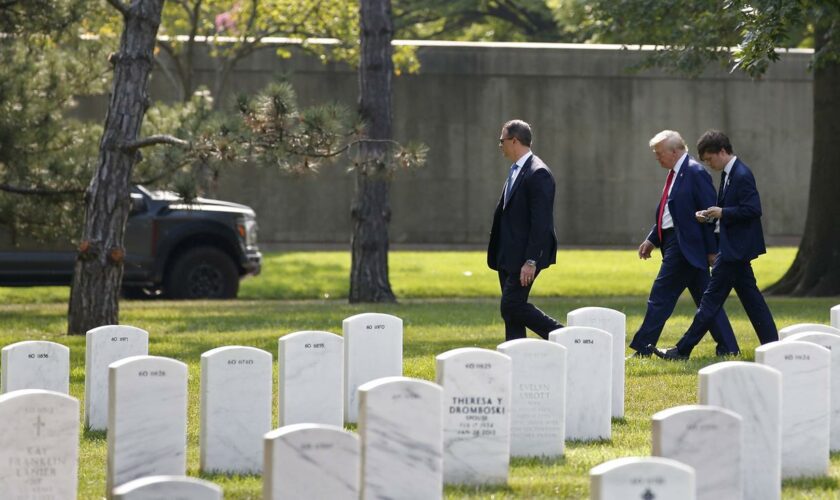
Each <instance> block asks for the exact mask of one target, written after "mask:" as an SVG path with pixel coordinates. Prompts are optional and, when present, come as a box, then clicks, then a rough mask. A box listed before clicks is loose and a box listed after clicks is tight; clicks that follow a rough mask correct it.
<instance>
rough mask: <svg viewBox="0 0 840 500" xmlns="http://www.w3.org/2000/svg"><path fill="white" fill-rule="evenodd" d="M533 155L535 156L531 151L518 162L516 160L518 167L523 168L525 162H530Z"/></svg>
mask: <svg viewBox="0 0 840 500" xmlns="http://www.w3.org/2000/svg"><path fill="white" fill-rule="evenodd" d="M532 154H533V153H532V152H531V151H530V150H529V151H528V152H527V153H525V154H524V155H522V156H520V157H519V159H518V160H516V166H517V167H521V166H523V165H525V162H526V161H528V158H529V157H530V156H531V155H532Z"/></svg>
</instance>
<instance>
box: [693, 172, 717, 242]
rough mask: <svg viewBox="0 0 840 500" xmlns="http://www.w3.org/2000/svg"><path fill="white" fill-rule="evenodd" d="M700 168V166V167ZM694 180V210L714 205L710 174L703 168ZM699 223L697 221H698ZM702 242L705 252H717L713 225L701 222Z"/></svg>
mask: <svg viewBox="0 0 840 500" xmlns="http://www.w3.org/2000/svg"><path fill="white" fill-rule="evenodd" d="M701 168H702V167H701ZM695 177H696V178H695V182H694V208H695V211H698V210H706V209H707V208H709V207H711V206H714V204H715V202H716V201H717V193H716V192H715V185H714V184H712V176H711V175H709V173H708V172H706V171H705V170H701V171H700V172H698V175H697V176H695ZM698 224H699V223H698ZM702 231H703V243H704V245H705V248H706V254H707V255H708V254H713V253H717V251H718V244H717V238H715V230H714V225H712V224H702Z"/></svg>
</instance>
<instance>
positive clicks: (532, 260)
mask: <svg viewBox="0 0 840 500" xmlns="http://www.w3.org/2000/svg"><path fill="white" fill-rule="evenodd" d="M525 265H526V266H534V267H537V261H535V260H534V259H528V260H526V261H525Z"/></svg>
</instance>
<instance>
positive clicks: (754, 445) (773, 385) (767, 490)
mask: <svg viewBox="0 0 840 500" xmlns="http://www.w3.org/2000/svg"><path fill="white" fill-rule="evenodd" d="M698 376H699V385H700V391H699V392H700V403H701V404H704V405H712V406H720V407H723V408H726V409H727V410H731V411H733V412H735V413H737V414H739V415H741V418H742V421H741V429H742V432H743V443H744V447H743V448H742V452H743V453H742V459H743V461H744V482H743V485H744V498H747V499H761V500H778V499H779V498H780V497H781V494H782V374H781V372H779V370H776V369H775V368H771V367H769V366H764V365H761V364H758V363H748V362H745V361H724V362H722V363H716V364H714V365H711V366H707V367H705V368H701V369H700V371H699V372H698Z"/></svg>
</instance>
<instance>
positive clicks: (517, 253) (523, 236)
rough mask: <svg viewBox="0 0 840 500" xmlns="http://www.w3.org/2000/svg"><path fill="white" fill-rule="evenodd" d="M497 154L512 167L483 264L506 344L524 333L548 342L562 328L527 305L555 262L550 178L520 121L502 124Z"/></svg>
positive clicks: (523, 335) (494, 216)
mask: <svg viewBox="0 0 840 500" xmlns="http://www.w3.org/2000/svg"><path fill="white" fill-rule="evenodd" d="M499 149H501V151H502V154H503V155H504V157H505V158H507V159H508V160H510V161H511V162H513V165H511V167H510V172H509V174H508V178H507V181H506V182H505V185H504V188H503V189H502V196H501V197H500V198H499V203H498V205H497V206H496V211H495V213H494V214H493V229H492V230H491V231H490V244H489V245H488V247H487V265H488V266H489V267H490V269H493V270H494V271H498V273H499V284H500V286H501V288H502V301H501V313H502V319H504V321H505V340H513V339H520V338H524V337H525V328H526V327H528V328H530V329H531V330H533V331H534V332H535V333H536V334H537V335H539V336H540V337H542V338H544V339H547V338H548V334H549V333H550V332H551V331H553V330H556V329H558V328H562V327H563V325H561V324H560V323H558V322H557V321H556V320H555V319H553V318H551V317H550V316H547V315H546V314H545V313H543V312H542V311H540V310H539V309H538V308H536V307H535V306H534V305H532V304H530V303H528V295H529V294H530V293H531V286H533V284H534V280H535V279H536V278H537V276H538V275H539V273H540V271H541V270H543V269H545V268H546V267H548V266H550V265H551V264H554V263H555V262H556V255H557V236H556V234H555V233H554V177H553V176H552V175H551V170H549V169H548V167H547V166H546V164H545V163H543V161H542V160H540V159H539V158H538V157H537V156H536V155H534V154H533V153H532V152H531V126H530V125H528V124H527V123H525V122H524V121H522V120H511V121H509V122H507V123H505V124H504V126H503V127H502V133H501V135H500V136H499Z"/></svg>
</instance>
